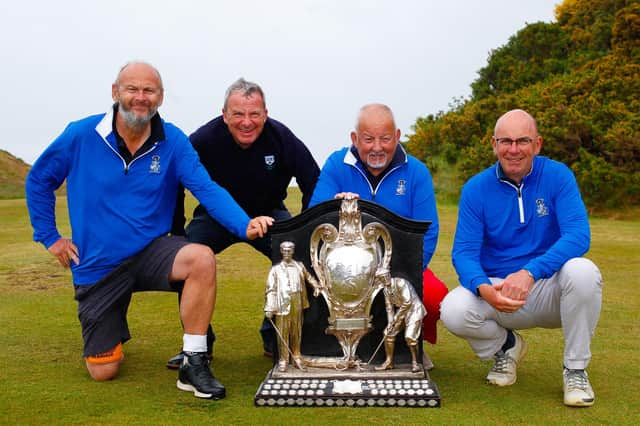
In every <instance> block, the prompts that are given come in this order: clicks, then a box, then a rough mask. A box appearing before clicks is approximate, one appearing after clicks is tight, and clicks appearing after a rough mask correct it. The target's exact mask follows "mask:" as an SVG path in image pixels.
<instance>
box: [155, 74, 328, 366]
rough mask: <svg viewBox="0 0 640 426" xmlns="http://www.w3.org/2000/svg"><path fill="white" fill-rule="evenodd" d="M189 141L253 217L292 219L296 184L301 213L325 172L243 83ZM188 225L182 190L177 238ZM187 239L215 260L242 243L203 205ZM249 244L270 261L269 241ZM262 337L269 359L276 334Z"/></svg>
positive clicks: (265, 328)
mask: <svg viewBox="0 0 640 426" xmlns="http://www.w3.org/2000/svg"><path fill="white" fill-rule="evenodd" d="M189 139H190V140H191V143H192V144H193V147H194V149H195V150H196V152H197V153H198V156H199V157H200V161H201V162H202V164H203V165H204V167H205V169H206V170H207V172H208V173H209V176H211V179H213V180H214V181H216V182H217V183H218V184H219V185H220V186H222V187H223V188H225V189H226V190H227V191H229V194H231V196H232V197H233V199H234V200H236V202H237V203H238V205H240V207H242V208H243V209H244V210H245V211H246V212H247V213H248V214H249V215H250V216H261V215H266V216H270V217H273V218H274V219H275V220H285V219H289V218H290V217H291V213H289V210H287V208H286V207H285V205H284V200H285V198H287V188H288V187H289V183H291V179H292V178H295V179H296V182H297V184H298V186H299V188H300V191H301V192H302V210H304V209H306V208H307V206H308V204H309V199H310V198H311V194H312V193H313V188H314V186H315V184H316V181H317V179H318V175H319V174H320V168H319V167H318V164H317V163H316V161H315V160H314V159H313V156H312V155H311V152H309V149H308V148H307V147H306V146H305V145H304V143H303V142H302V141H301V140H300V139H298V138H297V137H296V135H294V134H293V132H292V131H291V130H289V128H287V127H286V126H285V125H284V124H282V123H280V122H279V121H277V120H274V119H273V118H271V117H269V116H268V111H267V106H266V101H265V95H264V92H263V91H262V88H261V87H260V86H259V85H258V84H256V83H253V82H250V81H247V80H245V79H244V78H240V79H238V80H237V81H235V82H234V83H233V84H231V86H229V88H228V89H227V91H226V94H225V99H224V105H223V108H222V115H220V116H218V117H216V118H214V119H213V120H211V121H209V122H208V123H206V124H204V125H203V126H202V127H200V128H199V129H198V130H196V131H195V132H194V133H193V134H192V135H191V136H189ZM184 224H185V217H184V191H183V190H182V189H180V192H179V194H178V202H177V204H176V212H175V218H174V224H173V229H172V232H173V233H174V234H175V235H185V229H184ZM186 236H187V238H188V240H189V241H191V242H195V243H200V244H205V245H207V246H209V247H210V248H211V250H213V252H214V253H216V254H218V253H220V252H222V251H223V250H224V249H226V248H227V247H229V246H230V245H232V244H235V243H238V242H241V241H243V240H242V239H240V238H238V237H237V236H236V235H234V234H233V233H232V232H230V231H229V230H228V229H227V228H226V227H225V226H224V225H223V224H221V223H220V222H219V221H218V220H216V219H215V218H212V217H211V215H209V214H208V212H207V210H206V209H205V208H204V207H203V206H202V205H198V206H197V207H196V208H195V210H194V212H193V220H192V221H191V222H189V225H188V226H187V228H186ZM248 243H249V244H251V246H253V248H255V249H256V250H258V251H259V252H260V253H262V254H263V255H265V256H267V257H269V258H270V257H271V239H270V237H269V235H265V236H264V237H262V238H256V239H255V240H252V241H248ZM260 333H261V334H262V339H263V346H264V351H265V355H270V354H271V352H272V351H273V348H272V347H271V346H272V345H273V343H274V342H273V341H274V339H275V332H274V331H273V327H272V326H271V324H270V323H269V322H268V321H266V320H265V321H263V323H262V327H261V329H260ZM207 334H208V344H209V348H208V349H209V353H211V351H212V349H213V348H212V345H213V342H214V341H215V334H214V333H213V329H211V328H210V329H209V330H208V331H207ZM182 357H183V354H182V353H178V354H177V355H176V356H174V357H173V358H171V359H169V361H168V362H167V367H168V368H171V369H173V368H178V366H179V365H180V363H181V362H182Z"/></svg>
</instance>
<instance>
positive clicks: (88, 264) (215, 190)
mask: <svg viewBox="0 0 640 426" xmlns="http://www.w3.org/2000/svg"><path fill="white" fill-rule="evenodd" d="M112 123H113V109H111V110H110V111H109V112H108V113H106V114H100V115H94V116H91V117H87V118H85V119H83V120H80V121H76V122H73V123H71V124H69V125H68V126H67V128H66V129H65V130H64V132H63V133H62V134H61V135H60V136H59V137H58V138H57V139H56V140H55V141H53V143H52V144H51V145H50V146H49V147H48V148H47V149H46V150H45V151H44V153H43V154H42V155H41V156H40V158H38V160H37V161H36V163H35V164H34V165H33V167H32V169H31V171H30V172H29V175H28V176H27V181H26V193H27V206H28V208H29V215H30V218H31V224H32V226H33V229H34V234H33V239H34V240H35V241H38V242H41V243H42V244H43V245H44V246H45V247H46V248H49V246H51V245H52V244H53V243H55V242H56V241H57V240H58V239H59V238H60V233H59V232H58V229H57V227H56V220H55V202H56V198H55V194H54V192H53V191H54V190H55V189H57V188H58V187H60V185H61V184H62V183H63V182H64V180H65V179H66V180H67V194H68V196H67V204H68V209H69V218H70V221H71V229H72V241H73V243H74V244H76V246H78V250H79V258H80V263H79V264H78V265H75V264H73V262H72V267H71V271H72V273H73V282H74V284H77V285H86V284H93V283H95V282H96V281H98V280H100V279H101V278H102V277H104V276H105V275H106V274H108V273H109V272H111V271H112V270H113V269H115V268H116V267H117V266H118V265H119V264H120V263H122V261H123V260H125V259H126V258H128V257H130V256H132V255H134V254H136V253H138V252H139V251H140V250H142V249H143V248H144V247H146V246H147V245H148V244H149V243H150V242H151V241H153V240H154V239H155V238H158V237H160V236H162V235H166V234H167V233H168V232H169V230H170V228H171V222H172V218H173V210H174V208H175V203H176V194H177V190H178V184H179V183H182V184H183V185H184V186H185V187H186V188H187V189H189V190H190V191H191V192H192V193H193V194H194V196H195V197H196V198H197V199H198V200H199V201H200V202H201V203H202V204H203V205H205V206H206V208H207V211H208V212H209V214H210V215H211V216H212V217H214V218H215V219H216V220H218V221H219V222H220V223H222V224H223V225H224V226H225V227H227V228H229V229H230V230H231V231H232V232H233V233H234V234H236V235H238V236H239V237H240V238H243V239H245V238H246V228H247V225H248V222H249V217H248V216H247V214H246V213H245V212H244V211H243V210H242V209H241V208H240V207H239V206H238V205H237V204H236V203H235V201H234V200H233V198H231V196H230V195H229V194H228V192H227V191H226V190H224V189H223V188H221V187H220V186H218V185H217V184H216V183H215V182H213V181H212V180H211V179H210V178H209V175H208V173H207V171H206V170H205V169H204V167H203V166H202V165H201V164H200V161H199V160H198V155H197V154H196V152H195V151H194V150H193V148H192V146H191V143H189V139H188V138H187V136H186V135H185V134H184V133H183V132H182V131H181V130H180V129H178V128H177V127H175V126H174V125H172V124H170V123H166V122H164V121H162V125H163V129H164V133H165V140H162V141H158V142H156V143H155V144H154V145H153V146H152V147H151V148H150V149H149V150H148V151H147V152H145V153H144V154H142V155H140V156H138V157H136V158H135V159H134V160H133V161H131V162H130V163H129V165H126V163H125V161H124V159H123V158H122V157H121V156H120V154H119V153H118V146H117V142H116V138H115V135H114V133H113V127H112Z"/></svg>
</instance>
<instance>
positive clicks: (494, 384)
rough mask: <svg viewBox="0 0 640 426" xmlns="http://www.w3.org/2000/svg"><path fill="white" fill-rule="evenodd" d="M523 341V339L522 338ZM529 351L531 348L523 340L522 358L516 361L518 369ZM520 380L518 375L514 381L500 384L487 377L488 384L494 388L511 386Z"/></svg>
mask: <svg viewBox="0 0 640 426" xmlns="http://www.w3.org/2000/svg"><path fill="white" fill-rule="evenodd" d="M520 338H521V339H522V337H520ZM528 349H529V346H528V345H527V342H526V341H525V340H524V339H522V350H521V351H520V356H519V357H518V359H516V367H517V366H518V364H519V363H520V361H522V360H523V359H524V356H525V355H526V354H527V350H528ZM517 380H518V374H517V373H516V375H515V377H514V378H513V381H510V382H506V383H498V382H496V381H495V380H490V379H489V378H488V377H487V383H488V384H490V385H493V386H500V387H503V386H511V385H513V384H514V383H515V382H516V381H517Z"/></svg>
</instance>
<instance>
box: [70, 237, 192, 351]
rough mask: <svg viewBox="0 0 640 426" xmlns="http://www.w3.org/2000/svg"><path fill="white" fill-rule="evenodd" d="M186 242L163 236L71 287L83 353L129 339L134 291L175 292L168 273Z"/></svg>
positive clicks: (180, 283) (102, 348) (175, 287)
mask: <svg viewBox="0 0 640 426" xmlns="http://www.w3.org/2000/svg"><path fill="white" fill-rule="evenodd" d="M187 244H189V242H188V241H187V240H186V239H185V238H184V237H175V236H163V237H160V238H157V239H155V240H153V241H152V242H151V243H150V244H149V245H148V246H147V247H145V248H144V250H142V251H141V252H140V253H138V254H136V255H135V256H132V257H130V258H128V259H126V260H125V261H124V262H122V264H121V265H120V266H118V267H117V268H116V269H115V270H113V271H112V272H110V273H109V274H108V275H107V276H105V277H104V278H102V279H101V280H100V281H98V282H97V283H95V284H91V285H77V286H75V299H76V300H77V301H78V319H79V320H80V324H81V326H82V338H83V340H84V350H83V354H82V355H83V356H84V357H88V356H94V355H97V354H101V353H103V352H106V351H108V350H110V349H112V348H114V347H115V346H116V345H117V344H118V343H124V342H126V341H127V340H129V339H130V338H131V335H130V334H129V325H128V323H127V309H128V308H129V302H131V294H132V293H133V292H137V291H151V290H156V291H177V290H178V288H180V286H181V285H182V282H177V283H170V282H169V274H170V273H171V269H172V267H173V261H174V259H175V257H176V254H177V253H178V251H179V250H180V249H181V248H182V247H184V246H186V245H187Z"/></svg>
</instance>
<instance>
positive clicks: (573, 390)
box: [562, 368, 596, 407]
mask: <svg viewBox="0 0 640 426" xmlns="http://www.w3.org/2000/svg"><path fill="white" fill-rule="evenodd" d="M562 381H563V384H564V386H563V388H564V405H568V406H570V407H589V406H591V405H593V403H594V402H595V401H596V396H595V394H594V393H593V389H592V388H591V384H590V383H589V376H588V375H587V372H586V371H585V370H569V369H568V368H565V369H564V372H563V373H562Z"/></svg>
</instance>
